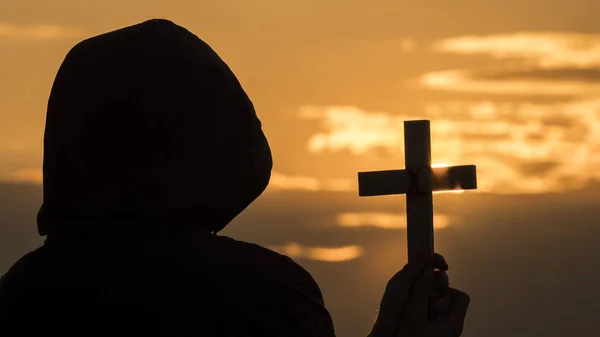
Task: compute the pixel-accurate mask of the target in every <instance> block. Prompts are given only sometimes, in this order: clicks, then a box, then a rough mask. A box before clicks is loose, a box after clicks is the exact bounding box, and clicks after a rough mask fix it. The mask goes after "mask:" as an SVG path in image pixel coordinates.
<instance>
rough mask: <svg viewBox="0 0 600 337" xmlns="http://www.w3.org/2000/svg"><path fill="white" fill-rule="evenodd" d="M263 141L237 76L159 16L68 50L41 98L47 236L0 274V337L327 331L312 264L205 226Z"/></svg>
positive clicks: (244, 193) (237, 204) (285, 335)
mask: <svg viewBox="0 0 600 337" xmlns="http://www.w3.org/2000/svg"><path fill="white" fill-rule="evenodd" d="M271 167H272V161H271V153H270V149H269V145H268V143H267V140H266V138H265V136H264V134H263V132H262V130H261V123H260V121H259V119H258V118H257V116H256V112H255V110H254V107H253V105H252V103H251V101H250V100H249V98H248V96H247V95H246V93H245V92H244V90H243V89H242V86H241V85H240V83H239V82H238V80H237V78H236V77H235V75H234V74H233V73H232V71H231V70H230V69H229V68H228V66H227V65H226V64H225V63H224V62H223V61H222V60H221V58H220V57H219V56H218V55H217V54H216V53H215V52H214V51H213V50H212V49H211V48H210V47H209V46H208V45H207V44H206V43H204V42H203V41H202V40H200V39H199V38H198V37H197V36H195V35H194V34H192V33H190V32H189V31H188V30H186V29H185V28H183V27H181V26H178V25H176V24H174V23H173V22H171V21H168V20H159V19H155V20H149V21H146V22H143V23H141V24H137V25H134V26H130V27H126V28H123V29H119V30H116V31H113V32H109V33H106V34H103V35H99V36H96V37H93V38H90V39H87V40H84V41H83V42H80V43H79V44H77V45H76V46H75V47H74V48H73V49H71V51H70V52H69V53H68V55H67V56H66V58H65V60H64V62H63V63H62V65H61V67H60V69H59V71H58V74H57V76H56V79H55V81H54V84H53V87H52V90H51V93H50V98H49V102H48V109H47V117H46V129H45V134H44V167H43V170H44V182H43V204H42V206H41V208H40V211H39V213H38V218H37V222H38V229H39V233H40V235H42V236H46V240H45V242H44V244H43V246H42V247H40V248H38V249H36V250H35V251H33V252H30V253H28V254H26V255H25V256H24V257H22V258H21V259H20V260H19V261H18V262H16V263H15V264H14V265H13V267H12V268H11V269H10V270H9V271H8V272H7V273H6V274H5V275H4V277H3V278H2V281H1V283H0V336H6V337H8V336H40V334H46V335H49V336H50V335H52V336H61V335H63V336H64V335H73V336H75V335H76V336H83V337H84V336H205V337H210V336H261V337H268V336H281V337H296V336H297V337H333V336H334V330H333V326H332V322H331V318H330V315H329V313H328V312H327V310H326V309H325V307H324V303H323V298H322V295H321V292H320V290H319V287H318V286H317V284H316V282H315V281H314V279H313V278H312V277H311V275H310V274H309V273H308V272H307V271H306V270H305V269H303V268H302V267H300V266H299V265H298V264H296V263H295V262H293V261H292V260H291V259H290V258H288V257H286V256H283V255H280V254H277V253H275V252H272V251H270V250H267V249H265V248H262V247H260V246H258V245H254V244H250V243H245V242H241V241H237V240H234V239H231V238H228V237H225V236H220V235H217V234H216V233H217V232H218V231H220V230H222V229H223V228H224V227H225V226H226V225H227V224H228V223H229V222H230V221H231V220H232V219H233V218H235V217H236V216H237V215H238V214H239V213H240V212H242V211H243V210H244V209H245V208H246V207H247V206H248V205H249V204H250V203H251V202H252V201H254V200H255V199H256V198H257V197H258V196H259V195H260V194H261V193H262V192H263V191H264V189H265V188H266V186H267V184H268V182H269V178H270V172H271Z"/></svg>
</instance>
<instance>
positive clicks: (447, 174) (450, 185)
mask: <svg viewBox="0 0 600 337" xmlns="http://www.w3.org/2000/svg"><path fill="white" fill-rule="evenodd" d="M427 169H429V170H427ZM476 171H477V170H476V167H475V165H461V166H449V167H435V168H424V169H423V170H422V171H421V172H419V174H417V175H411V174H409V172H408V171H407V170H389V171H372V172H359V173H358V195H359V196H361V197H368V196H376V195H390V194H406V193H410V192H411V179H417V180H423V179H431V185H430V188H429V187H427V188H425V189H424V190H423V188H421V189H420V190H419V192H435V191H447V190H472V189H477V172H476ZM411 176H412V178H411ZM429 177H430V178H429ZM412 185H415V186H421V187H422V186H428V185H429V184H421V183H419V182H418V181H417V182H412Z"/></svg>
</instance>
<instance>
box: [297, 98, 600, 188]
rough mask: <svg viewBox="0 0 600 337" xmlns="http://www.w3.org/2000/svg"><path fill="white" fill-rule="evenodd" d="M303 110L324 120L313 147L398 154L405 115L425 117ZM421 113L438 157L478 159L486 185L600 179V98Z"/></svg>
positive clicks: (442, 105)
mask: <svg viewBox="0 0 600 337" xmlns="http://www.w3.org/2000/svg"><path fill="white" fill-rule="evenodd" d="M302 111H303V112H302V113H301V117H304V118H313V119H317V120H320V121H321V123H320V126H321V130H320V131H317V132H316V133H315V134H314V135H313V136H312V137H311V138H310V139H309V140H308V144H307V147H308V150H309V151H311V152H313V153H323V152H326V151H329V152H339V151H349V152H350V153H351V154H353V155H355V156H364V155H366V154H368V152H369V151H372V150H374V149H377V148H381V147H384V148H390V149H391V148H393V149H396V150H395V152H397V154H396V155H395V156H396V157H395V158H393V160H395V161H401V160H402V158H401V157H402V156H403V152H404V151H403V150H402V149H403V138H402V132H403V127H402V122H403V121H404V120H410V119H417V118H419V117H415V116H407V115H393V114H389V113H383V112H375V113H370V112H368V111H363V110H360V109H358V108H356V107H336V106H331V107H314V106H313V107H308V108H305V109H303V110H302ZM306 111H310V114H307V113H306ZM420 116H422V117H420V118H424V119H430V120H431V121H432V123H431V135H432V158H433V161H434V162H436V163H447V164H455V165H456V164H475V165H477V167H478V183H479V188H480V190H483V191H487V192H493V193H548V192H561V191H565V190H569V189H578V188H582V187H583V186H585V185H586V184H587V183H589V182H590V181H593V180H599V179H600V99H581V100H575V101H567V102H559V103H543V104H542V103H531V102H527V103H505V102H494V101H480V102H471V101H448V102H430V103H427V104H425V106H424V108H423V110H422V111H421V114H420Z"/></svg>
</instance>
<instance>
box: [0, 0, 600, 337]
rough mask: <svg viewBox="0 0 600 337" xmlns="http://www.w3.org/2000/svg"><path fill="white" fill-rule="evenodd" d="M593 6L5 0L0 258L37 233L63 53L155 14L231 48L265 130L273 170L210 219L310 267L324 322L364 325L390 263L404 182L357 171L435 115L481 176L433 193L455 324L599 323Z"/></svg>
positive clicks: (0, 264)
mask: <svg viewBox="0 0 600 337" xmlns="http://www.w3.org/2000/svg"><path fill="white" fill-rule="evenodd" d="M598 13H600V1H596V0H573V1H564V0H563V1H554V2H548V1H541V0H533V1H516V0H502V1H500V0H486V1H474V0H454V1H399V0H395V1H392V0H372V1H358V0H344V1H342V0H320V1H317V0H304V1H290V0H280V1H276V0H253V1H242V0H221V1H216V0H213V1H176V0H173V1H157V0H149V1H141V0H132V1H116V0H106V1H102V2H99V1H98V2H92V1H75V0H55V1H45V0H37V1H30V0H17V1H10V0H7V1H2V2H0V181H2V182H3V184H0V202H2V204H0V227H2V228H1V229H0V273H3V272H4V271H5V270H6V269H7V268H8V267H9V266H10V264H11V263H12V262H14V259H16V258H18V257H19V256H20V255H22V254H23V253H25V252H26V251H27V250H28V249H32V248H33V247H35V246H36V245H38V244H39V243H40V242H41V241H40V238H38V237H36V234H35V212H36V211H37V207H39V202H40V201H41V199H40V198H41V194H40V188H39V184H40V183H41V162H42V150H43V149H42V137H43V128H44V121H45V109H46V104H47V99H48V95H49V91H50V88H51V85H52V81H53V79H54V76H55V75H56V72H57V70H58V67H59V65H60V63H61V62H62V60H63V58H64V57H65V55H66V53H67V52H68V51H69V49H70V48H71V47H72V46H73V45H74V44H75V43H77V42H78V41H80V40H82V39H84V38H87V37H91V36H94V35H97V34H100V33H103V32H107V31H110V30H114V29H117V28H121V27H124V26H128V25H131V24H135V23H138V22H141V21H144V20H146V19H150V18H166V19H169V20H172V21H174V22H175V23H178V24H180V25H182V26H184V27H186V28H187V29H189V30H190V31H192V32H194V33H195V34H196V35H198V36H199V37H200V38H201V39H203V40H205V41H206V42H207V43H209V44H210V45H211V46H212V47H213V48H214V49H215V50H216V51H217V53H218V54H219V55H220V56H221V57H222V58H223V59H224V60H225V62H226V63H228V65H229V66H230V67H231V68H232V70H233V71H234V72H235V73H236V75H237V76H238V78H239V79H240V82H241V83H242V85H243V86H244V88H245V89H246V91H247V92H248V95H249V96H250V98H251V99H252V100H253V102H254V105H255V107H256V109H257V112H258V115H259V117H260V118H261V120H262V122H263V128H264V130H265V133H266V135H267V137H268V139H269V142H270V143H271V146H272V150H273V155H274V162H275V164H274V173H273V177H272V181H271V185H270V187H269V188H268V190H267V192H266V193H265V194H264V195H263V197H261V198H260V199H259V200H258V201H257V203H256V205H254V206H253V207H251V208H250V209H249V210H248V211H247V212H246V213H245V214H243V215H242V216H241V217H240V218H238V219H236V220H235V225H234V224H232V226H231V228H229V229H228V230H227V231H226V233H225V234H227V235H231V236H233V237H235V238H238V239H241V240H249V241H254V242H258V243H260V244H263V245H265V246H267V247H269V248H271V249H274V250H276V251H279V252H282V253H285V254H288V255H290V256H291V257H293V258H295V259H296V260H297V261H298V262H299V263H300V264H302V265H303V266H305V267H306V268H307V269H308V270H309V271H310V272H311V273H313V275H314V276H315V278H316V279H317V281H319V283H320V284H321V287H322V288H323V292H324V293H325V298H326V302H327V303H328V307H330V310H331V312H332V315H333V316H334V321H335V322H336V327H338V328H337V330H338V334H339V336H344V337H345V336H348V337H355V336H356V337H358V336H363V335H364V334H366V333H367V332H368V326H369V324H370V322H371V320H372V319H373V318H374V310H375V309H376V307H377V303H378V301H379V299H380V296H381V293H382V292H383V286H384V284H385V282H386V281H387V279H388V278H389V277H391V276H392V275H393V273H394V271H395V270H397V269H398V268H401V267H402V265H403V264H404V263H405V259H406V256H405V250H406V247H405V241H404V240H405V234H404V232H403V229H404V226H405V218H404V211H403V209H404V208H403V207H404V206H403V204H404V201H403V199H402V198H401V197H378V198H368V199H359V198H358V197H357V181H356V177H357V172H359V171H371V170H380V169H396V168H402V167H403V166H404V153H403V133H402V132H403V130H402V125H403V121H405V120H411V119H430V120H431V128H432V130H431V132H432V157H433V162H434V163H445V164H453V165H454V164H456V165H459V164H475V165H477V168H478V182H479V190H478V191H477V192H465V193H461V194H444V195H439V196H436V200H437V203H436V218H435V222H436V228H437V234H436V235H437V237H438V239H437V244H438V246H437V247H438V248H439V249H438V250H439V251H440V252H441V253H442V254H444V255H446V256H447V257H448V260H449V263H450V266H451V275H450V276H451V280H453V281H452V282H453V284H455V285H456V286H457V287H459V288H461V289H465V290H466V291H467V292H470V293H471V295H472V297H473V305H472V308H471V311H470V313H471V316H469V317H470V318H469V319H468V322H467V328H466V330H465V336H490V337H496V336H498V337H499V336H506V335H510V336H545V337H548V336H550V337H554V336H561V337H562V336H567V335H569V334H571V333H573V331H577V334H573V336H575V335H577V336H578V337H581V336H584V337H585V336H590V337H591V336H597V335H600V328H598V327H595V326H594V325H592V324H591V323H590V322H591V321H592V319H593V317H596V316H598V315H600V304H598V303H599V301H598V300H600V295H599V292H598V289H597V287H594V286H593V282H592V283H590V282H591V280H593V281H594V282H595V283H596V284H597V283H598V280H599V279H600V269H599V268H598V267H596V266H597V265H598V260H599V259H600V248H598V246H600V245H598V244H597V243H596V241H595V240H597V239H600V238H599V237H598V235H599V234H600V226H597V223H596V220H595V219H596V218H597V216H598V215H600V211H598V210H596V205H597V203H598V201H600V198H599V197H598V196H597V195H596V193H595V192H594V191H595V190H597V188H598V186H600V185H598V181H599V180H600V20H598ZM15 183H17V184H16V185H15ZM31 183H33V184H34V185H33V186H31V185H30V184H31ZM15 226H21V227H15ZM390 234H391V235H390ZM3 247H7V248H3ZM3 255H4V256H6V257H8V259H5V258H2V256H3ZM488 264H489V265H488ZM453 268H454V269H453ZM481 268H484V269H487V268H490V269H492V270H491V271H489V272H488V273H487V275H486V276H485V277H487V278H485V277H484V276H482V275H481V272H480V270H479V269H481ZM534 278H535V279H536V280H534ZM515 279H518V280H521V281H522V282H523V283H522V284H521V283H518V282H515V281H514V280H515ZM348 280H351V281H348ZM348 293H351V294H352V296H350V297H348V296H349V294H348ZM592 295H593V296H592ZM353 296H354V297H353ZM557 297H561V298H563V299H565V300H563V301H562V302H560V303H558V302H553V301H552V299H553V300H556V301H558V300H557ZM348 298H354V300H355V301H356V304H354V305H352V304H349V303H346V302H344V301H348ZM592 298H594V299H595V301H593V303H592ZM329 303H331V305H329ZM354 306H356V307H359V308H357V309H356V310H354V309H348V308H349V307H354ZM549 308H554V310H553V309H549ZM528 315H533V316H532V317H534V316H535V317H537V318H532V320H531V321H527V317H528ZM536 315H537V316H536ZM586 315H587V316H586ZM546 321H553V322H554V323H553V324H554V325H552V324H550V323H548V324H549V325H546V324H545V323H544V322H546ZM584 321H585V322H584ZM561 329H563V330H561ZM591 329H595V330H591Z"/></svg>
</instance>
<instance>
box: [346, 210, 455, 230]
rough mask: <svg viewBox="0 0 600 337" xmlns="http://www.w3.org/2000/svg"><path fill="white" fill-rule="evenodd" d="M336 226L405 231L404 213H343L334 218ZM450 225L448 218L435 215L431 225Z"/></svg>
mask: <svg viewBox="0 0 600 337" xmlns="http://www.w3.org/2000/svg"><path fill="white" fill-rule="evenodd" d="M336 224H337V225H338V226H342V227H377V228H385V229H406V215H405V214H404V213H385V212H344V213H339V214H338V215H337V216H336ZM449 224H450V217H449V216H447V215H444V214H435V215H434V219H433V225H434V228H435V229H443V228H446V227H448V225H449Z"/></svg>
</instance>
